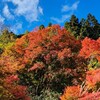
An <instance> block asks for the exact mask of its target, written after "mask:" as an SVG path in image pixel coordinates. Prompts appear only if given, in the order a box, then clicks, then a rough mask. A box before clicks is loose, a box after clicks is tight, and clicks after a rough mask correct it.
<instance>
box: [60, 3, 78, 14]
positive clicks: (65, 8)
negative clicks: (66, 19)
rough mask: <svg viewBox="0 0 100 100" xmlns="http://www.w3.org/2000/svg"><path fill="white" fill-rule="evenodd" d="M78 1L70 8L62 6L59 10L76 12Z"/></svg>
mask: <svg viewBox="0 0 100 100" xmlns="http://www.w3.org/2000/svg"><path fill="white" fill-rule="evenodd" d="M78 4H79V1H76V2H75V3H74V4H73V5H72V6H68V5H64V6H63V7H62V9H61V11H62V12H67V11H74V10H77V7H78Z"/></svg>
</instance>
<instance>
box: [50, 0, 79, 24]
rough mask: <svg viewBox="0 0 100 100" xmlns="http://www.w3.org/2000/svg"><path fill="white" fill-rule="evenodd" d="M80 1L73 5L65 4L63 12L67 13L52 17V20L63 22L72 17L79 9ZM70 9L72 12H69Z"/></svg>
mask: <svg viewBox="0 0 100 100" xmlns="http://www.w3.org/2000/svg"><path fill="white" fill-rule="evenodd" d="M78 4H79V1H76V2H75V3H74V4H72V6H68V5H64V6H63V7H62V9H61V12H62V13H63V12H66V14H62V16H61V18H56V17H51V20H53V21H55V22H57V23H63V22H64V21H66V19H68V18H70V16H71V15H72V14H73V13H74V11H75V10H77V7H78ZM69 11H70V12H69Z"/></svg>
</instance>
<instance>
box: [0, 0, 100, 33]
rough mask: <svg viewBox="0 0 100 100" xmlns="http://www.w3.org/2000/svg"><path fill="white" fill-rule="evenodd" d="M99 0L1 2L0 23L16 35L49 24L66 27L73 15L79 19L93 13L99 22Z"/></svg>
mask: <svg viewBox="0 0 100 100" xmlns="http://www.w3.org/2000/svg"><path fill="white" fill-rule="evenodd" d="M99 3H100V1H99V0H0V23H1V24H5V25H8V26H9V27H10V29H11V30H12V31H13V32H15V33H18V34H19V33H23V32H25V30H29V31H31V30H33V28H35V27H36V26H39V25H41V24H44V25H45V26H47V25H48V23H49V22H51V23H53V24H60V25H61V26H63V25H64V22H66V21H67V20H69V18H70V16H71V15H72V14H75V15H76V16H77V17H78V18H79V19H81V18H86V16H87V14H88V13H92V14H93V15H94V16H95V17H96V18H97V19H98V20H99V21H100V19H99V9H100V6H99Z"/></svg>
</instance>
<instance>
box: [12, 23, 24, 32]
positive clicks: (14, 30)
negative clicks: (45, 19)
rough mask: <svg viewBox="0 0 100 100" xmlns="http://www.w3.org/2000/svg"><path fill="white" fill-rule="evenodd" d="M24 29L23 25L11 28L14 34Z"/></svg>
mask: <svg viewBox="0 0 100 100" xmlns="http://www.w3.org/2000/svg"><path fill="white" fill-rule="evenodd" d="M21 29H22V23H16V24H15V25H14V26H12V27H11V28H10V30H11V31H13V32H14V33H18V30H21Z"/></svg>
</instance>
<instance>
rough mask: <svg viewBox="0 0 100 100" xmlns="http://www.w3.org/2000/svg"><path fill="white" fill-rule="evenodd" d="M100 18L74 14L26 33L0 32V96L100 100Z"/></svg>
mask: <svg viewBox="0 0 100 100" xmlns="http://www.w3.org/2000/svg"><path fill="white" fill-rule="evenodd" d="M99 37H100V23H99V22H98V20H97V19H96V18H95V17H94V16H93V15H92V14H88V15H87V18H86V19H84V18H82V19H81V20H79V19H78V18H77V17H76V16H75V15H72V16H71V18H70V20H69V21H66V22H65V24H64V26H63V27H61V26H60V25H58V24H57V25H53V24H52V23H49V24H48V26H47V27H45V26H44V25H40V26H39V27H38V28H35V29H34V30H33V31H31V32H28V31H26V32H25V33H24V34H21V35H16V34H15V33H13V32H11V31H9V30H7V29H3V30H2V31H1V34H0V100H100V38H99Z"/></svg>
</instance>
